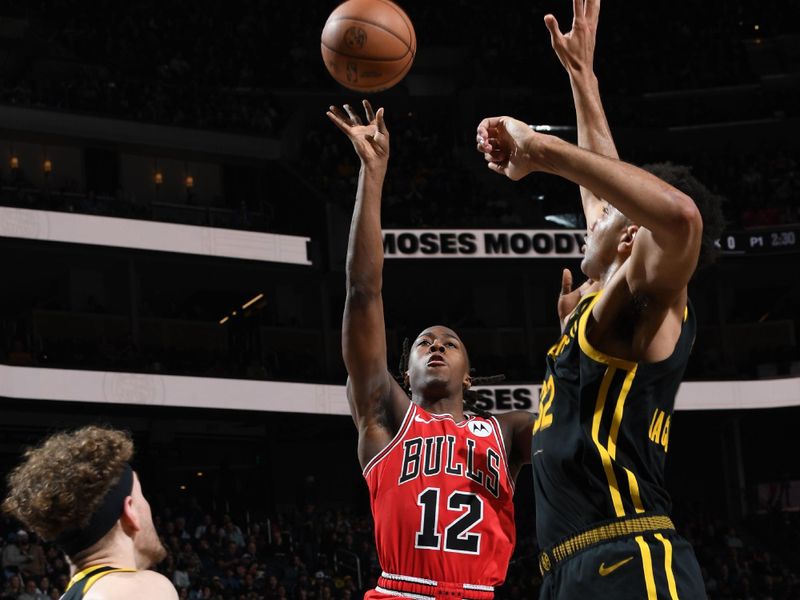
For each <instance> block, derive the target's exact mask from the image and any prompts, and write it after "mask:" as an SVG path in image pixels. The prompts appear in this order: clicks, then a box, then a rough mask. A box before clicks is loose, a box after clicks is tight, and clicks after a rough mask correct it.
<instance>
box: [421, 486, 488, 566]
mask: <svg viewBox="0 0 800 600" xmlns="http://www.w3.org/2000/svg"><path fill="white" fill-rule="evenodd" d="M439 494H440V490H439V488H428V489H426V490H425V491H423V492H422V493H421V494H420V495H419V496H418V497H417V504H418V505H419V506H420V507H421V509H422V510H421V513H422V514H421V518H420V530H419V531H418V532H417V536H416V544H415V547H416V548H420V549H422V550H439V549H440V548H441V549H443V550H444V551H445V552H459V553H461V554H480V552H481V534H479V533H470V531H471V530H472V528H473V527H475V525H477V524H478V523H480V522H481V521H482V520H483V499H482V498H481V497H480V496H478V495H477V494H473V493H471V492H461V491H455V492H453V493H452V494H450V497H449V498H448V499H447V509H448V512H460V513H463V514H462V515H461V516H460V517H458V518H457V519H456V520H455V521H453V522H452V523H450V525H448V526H447V527H446V528H445V530H444V548H442V534H440V533H437V532H438V530H439V527H438V525H439V517H440V515H439Z"/></svg>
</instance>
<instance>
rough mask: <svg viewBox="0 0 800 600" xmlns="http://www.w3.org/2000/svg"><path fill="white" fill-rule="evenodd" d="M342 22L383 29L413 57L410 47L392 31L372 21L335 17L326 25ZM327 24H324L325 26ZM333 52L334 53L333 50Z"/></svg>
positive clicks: (359, 18)
mask: <svg viewBox="0 0 800 600" xmlns="http://www.w3.org/2000/svg"><path fill="white" fill-rule="evenodd" d="M344 20H348V21H359V22H361V23H366V24H367V25H372V26H373V27H377V28H378V29H383V30H384V31H385V32H386V33H388V34H390V35H392V36H393V37H395V38H397V39H398V40H399V41H400V43H401V44H403V45H404V46H405V47H406V50H408V51H409V52H410V53H411V56H414V51H413V50H411V46H409V45H408V44H407V43H406V41H405V40H401V39H400V37H399V36H398V35H397V34H396V33H395V32H394V31H392V30H391V29H386V27H384V26H383V25H381V24H379V23H375V22H374V21H367V20H366V19H362V18H361V17H336V18H335V19H333V20H332V21H328V23H335V22H336V21H344ZM328 23H326V25H327V24H328ZM406 27H407V26H406ZM331 50H333V48H331ZM334 52H335V50H334Z"/></svg>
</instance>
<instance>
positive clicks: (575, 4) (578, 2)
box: [572, 0, 586, 21]
mask: <svg viewBox="0 0 800 600" xmlns="http://www.w3.org/2000/svg"><path fill="white" fill-rule="evenodd" d="M572 14H574V15H575V20H576V21H578V20H580V19H582V18H583V17H584V15H585V14H586V6H585V5H584V2H583V0H572Z"/></svg>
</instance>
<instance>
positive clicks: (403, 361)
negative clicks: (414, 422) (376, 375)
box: [395, 338, 506, 419]
mask: <svg viewBox="0 0 800 600" xmlns="http://www.w3.org/2000/svg"><path fill="white" fill-rule="evenodd" d="M410 355H411V342H410V340H409V339H408V338H404V339H403V353H402V354H401V355H400V364H399V365H398V367H399V371H400V373H399V375H397V376H395V379H397V382H398V383H399V384H400V387H401V388H403V390H404V391H405V393H406V394H408V397H409V398H411V388H410V387H409V386H408V385H406V382H405V376H404V374H405V372H406V371H407V370H408V358H409V356H410ZM473 371H474V369H470V372H473ZM505 378H506V376H505V375H491V376H489V377H473V378H472V385H473V386H476V385H491V384H493V383H499V382H500V381H503V380H504V379H505ZM463 396H464V410H465V411H467V412H471V413H473V414H475V415H478V416H479V417H483V418H484V419H488V418H489V417H491V416H492V415H491V413H490V412H489V411H487V410H484V409H482V408H480V407H479V406H478V400H480V395H479V394H478V392H476V391H475V390H473V389H472V388H470V389H466V390H464V393H463Z"/></svg>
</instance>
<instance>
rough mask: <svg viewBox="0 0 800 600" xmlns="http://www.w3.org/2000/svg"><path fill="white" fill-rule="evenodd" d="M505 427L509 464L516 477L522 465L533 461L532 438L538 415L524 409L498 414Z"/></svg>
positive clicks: (504, 438) (504, 436)
mask: <svg viewBox="0 0 800 600" xmlns="http://www.w3.org/2000/svg"><path fill="white" fill-rule="evenodd" d="M497 420H498V421H499V422H500V425H501V426H502V428H503V441H504V442H505V446H506V452H507V453H508V463H509V464H508V466H509V469H510V470H511V473H512V475H513V476H514V477H516V476H517V473H518V472H519V469H520V468H521V467H522V465H526V464H528V463H529V462H531V438H532V437H533V423H534V421H536V415H535V414H533V413H532V412H527V411H524V410H515V411H512V412H507V413H504V414H502V415H498V416H497Z"/></svg>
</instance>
